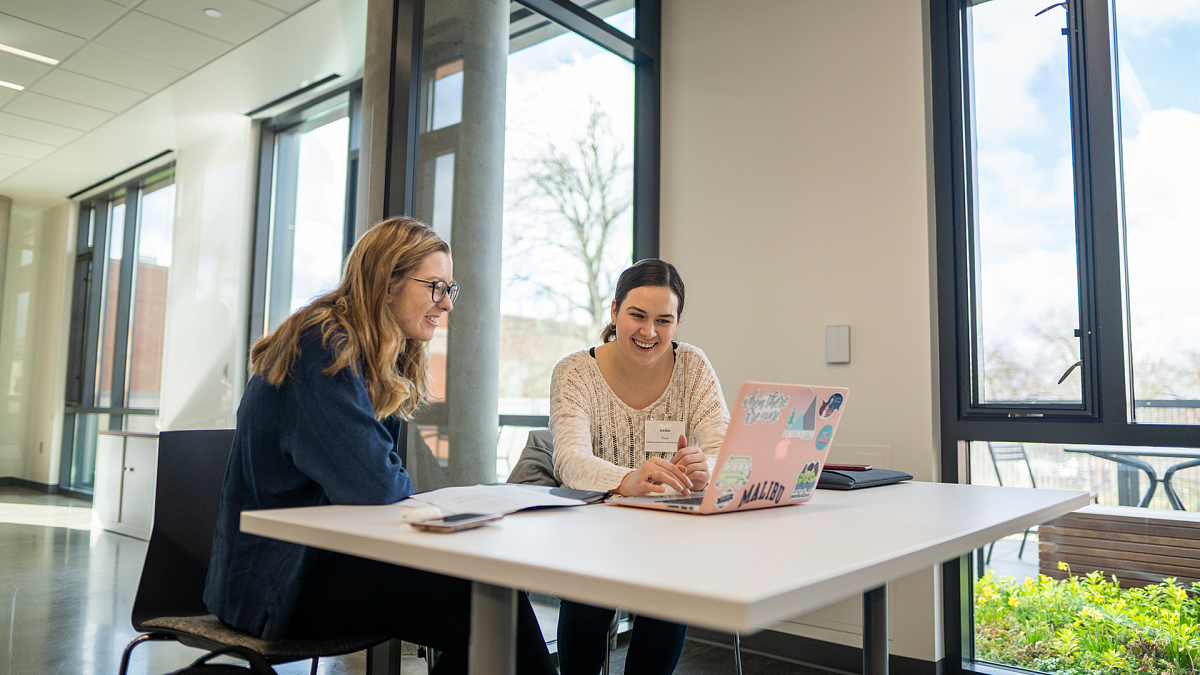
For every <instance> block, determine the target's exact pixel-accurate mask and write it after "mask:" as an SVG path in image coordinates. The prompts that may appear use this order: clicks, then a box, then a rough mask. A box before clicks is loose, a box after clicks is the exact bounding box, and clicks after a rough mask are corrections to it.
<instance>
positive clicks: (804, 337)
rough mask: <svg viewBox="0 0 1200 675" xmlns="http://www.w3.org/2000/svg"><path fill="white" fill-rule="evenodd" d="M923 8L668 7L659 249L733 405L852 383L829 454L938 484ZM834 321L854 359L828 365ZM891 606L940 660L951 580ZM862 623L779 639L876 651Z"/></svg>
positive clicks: (904, 636) (902, 0)
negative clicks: (740, 395) (751, 383)
mask: <svg viewBox="0 0 1200 675" xmlns="http://www.w3.org/2000/svg"><path fill="white" fill-rule="evenodd" d="M922 17H923V13H922V4H921V0H854V1H850V2H847V1H846V0H807V1H805V2H795V1H793V0H776V1H773V2H770V1H764V0H759V1H756V2H753V3H747V2H737V3H731V2H725V1H724V0H664V3H663V51H662V72H663V84H662V87H663V89H662V92H663V93H662V105H663V117H662V119H663V122H662V129H663V132H662V134H663V137H662V153H663V154H662V230H661V242H662V244H661V255H662V257H663V258H665V259H667V260H670V261H672V262H673V263H674V264H675V265H677V266H678V268H679V270H680V274H681V275H682V276H683V278H684V280H685V282H686V283H687V290H688V298H687V307H686V311H685V314H684V316H683V323H682V325H681V326H680V332H679V336H680V338H681V339H683V340H686V341H687V342H690V343H693V344H696V345H698V346H700V347H701V348H702V349H704V350H705V352H706V353H707V354H708V356H709V357H710V359H711V360H712V362H713V365H714V367H715V368H716V371H717V374H718V376H719V377H720V378H721V382H722V385H723V387H724V389H725V392H726V395H727V396H730V395H733V394H734V393H736V391H737V387H738V384H739V383H741V382H742V381H745V380H766V381H779V382H803V383H809V384H824V385H842V386H847V387H849V388H850V397H849V399H848V402H847V406H846V415H845V417H844V418H843V422H842V424H841V426H840V427H839V429H838V436H837V439H836V440H835V442H834V446H833V450H832V451H831V454H830V461H836V462H858V461H863V462H868V463H871V464H874V465H876V466H881V467H887V468H895V469H902V470H905V471H908V472H910V473H912V474H913V475H914V476H916V477H917V479H918V480H931V479H933V478H934V477H935V476H934V472H935V465H936V453H937V443H936V433H935V429H936V425H937V420H936V418H935V414H936V410H937V407H936V395H937V393H936V391H935V389H934V382H935V377H934V371H933V368H934V365H935V360H934V344H935V343H934V339H935V333H934V331H933V329H932V327H931V324H932V317H933V316H934V311H933V306H932V302H931V297H932V295H931V289H932V288H933V279H932V276H931V272H930V234H929V222H930V220H929V219H930V216H929V212H928V208H927V194H928V185H927V180H926V159H927V153H926V106H925V96H926V88H925V86H926V85H925V58H926V57H925V53H926V50H925V47H924V45H923V25H924V24H923V18H922ZM835 324H849V325H850V326H851V356H852V361H851V363H850V364H847V365H827V364H826V363H825V360H824V355H825V352H824V335H825V326H827V325H835ZM901 506H902V505H898V507H901ZM848 536H853V535H852V534H848ZM891 598H892V616H893V619H894V620H893V622H892V623H891V628H892V630H891V637H892V650H893V653H895V654H899V655H902V656H908V657H912V658H919V659H925V660H930V661H932V660H936V659H938V658H940V657H941V644H940V626H939V623H938V615H939V612H938V611H937V604H938V602H939V599H938V598H939V594H938V590H937V580H936V575H935V573H934V571H933V570H930V571H929V572H927V573H922V574H919V575H916V576H914V577H911V578H909V579H905V580H902V581H900V582H897V583H894V584H892V585H891ZM860 616H861V610H860V603H859V602H858V601H852V602H847V603H842V604H839V605H836V606H834V607H831V608H828V609H826V610H822V611H821V612H817V613H815V614H814V615H812V616H807V617H802V618H799V619H797V620H795V621H794V622H790V623H787V624H785V625H783V626H781V627H779V630H786V631H789V632H793V633H797V634H801V635H806V636H809V637H814V638H818V639H824V640H831V641H835V642H840V643H844V644H849V645H854V646H858V645H859V644H861V642H860V637H859V635H860V628H859V626H860Z"/></svg>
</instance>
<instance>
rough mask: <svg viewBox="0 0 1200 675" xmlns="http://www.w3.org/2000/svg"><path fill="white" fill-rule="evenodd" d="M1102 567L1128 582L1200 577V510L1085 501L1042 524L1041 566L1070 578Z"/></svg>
mask: <svg viewBox="0 0 1200 675" xmlns="http://www.w3.org/2000/svg"><path fill="white" fill-rule="evenodd" d="M1060 561H1062V562H1065V563H1067V564H1068V565H1070V566H1071V574H1073V575H1075V576H1079V575H1084V574H1087V573H1088V572H1091V571H1093V570H1099V571H1101V572H1103V573H1104V575H1105V577H1109V576H1111V575H1116V577H1117V579H1118V580H1119V581H1120V582H1121V585H1122V586H1125V587H1141V586H1148V585H1150V584H1156V583H1159V582H1161V581H1162V580H1163V579H1164V578H1166V577H1175V578H1176V579H1178V580H1179V583H1181V584H1183V585H1185V586H1186V585H1188V584H1190V583H1192V582H1193V581H1200V514H1198V513H1189V512H1186V511H1159V510H1150V509H1142V508H1133V507H1126V506H1094V505H1093V506H1085V507H1083V508H1082V509H1080V510H1078V511H1076V512H1074V513H1071V514H1068V515H1066V516H1063V517H1062V518H1056V519H1054V520H1052V521H1050V522H1048V523H1046V524H1044V525H1041V526H1039V527H1038V567H1039V570H1038V571H1039V572H1041V573H1042V574H1045V575H1046V576H1048V577H1053V578H1055V579H1065V578H1067V576H1068V575H1067V572H1065V571H1063V570H1060V569H1058V563H1059V562H1060Z"/></svg>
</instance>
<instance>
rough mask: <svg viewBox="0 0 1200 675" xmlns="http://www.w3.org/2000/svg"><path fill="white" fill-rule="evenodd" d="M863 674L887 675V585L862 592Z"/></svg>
mask: <svg viewBox="0 0 1200 675" xmlns="http://www.w3.org/2000/svg"><path fill="white" fill-rule="evenodd" d="M863 675H888V609H887V586H880V587H879V588H872V589H871V590H869V591H867V592H866V593H863Z"/></svg>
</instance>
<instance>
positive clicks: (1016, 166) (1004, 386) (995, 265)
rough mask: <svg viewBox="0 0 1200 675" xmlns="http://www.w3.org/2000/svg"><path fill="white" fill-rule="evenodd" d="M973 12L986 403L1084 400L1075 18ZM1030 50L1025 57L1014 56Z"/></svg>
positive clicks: (1027, 4) (1024, 0)
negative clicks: (1070, 52)
mask: <svg viewBox="0 0 1200 675" xmlns="http://www.w3.org/2000/svg"><path fill="white" fill-rule="evenodd" d="M1044 8H1045V3H1042V2H1041V0H1006V1H1004V0H998V1H993V2H985V3H982V4H979V5H976V6H973V7H971V8H970V10H969V12H970V21H971V40H970V42H969V44H970V45H971V47H972V52H971V56H972V64H973V66H974V68H973V73H972V74H973V75H974V77H973V80H972V83H973V85H974V86H973V88H972V92H973V94H974V103H975V105H974V106H973V108H972V110H973V113H974V114H973V116H972V121H973V122H974V126H973V131H974V134H973V140H974V142H975V148H974V150H975V154H974V158H975V164H974V167H975V202H974V216H975V223H976V233H977V237H978V239H977V242H978V244H977V245H978V257H977V258H976V259H975V265H976V269H977V281H976V286H975V291H976V295H975V311H976V316H977V319H976V321H977V324H976V326H977V328H978V333H977V338H976V339H977V343H976V345H975V357H976V359H978V369H979V373H980V377H979V381H978V383H977V385H976V386H977V387H978V392H977V395H978V396H979V400H980V401H981V402H985V403H995V402H1028V401H1072V402H1080V401H1081V400H1082V396H1081V391H1080V378H1079V374H1080V372H1079V371H1078V370H1073V371H1072V372H1071V373H1070V374H1069V375H1067V377H1066V378H1065V379H1063V380H1062V381H1061V382H1060V381H1059V379H1060V377H1061V376H1062V375H1063V374H1064V373H1066V372H1067V370H1068V369H1069V368H1071V366H1072V364H1074V363H1075V362H1076V361H1078V360H1079V341H1078V339H1077V338H1076V337H1075V330H1076V329H1077V328H1078V327H1079V294H1078V279H1079V272H1078V269H1079V268H1078V263H1077V259H1078V252H1077V250H1076V245H1075V200H1074V181H1073V173H1074V172H1073V170H1072V155H1071V113H1070V110H1071V105H1070V103H1071V101H1070V97H1071V93H1070V83H1069V77H1068V76H1069V70H1068V67H1067V41H1066V39H1065V38H1064V37H1063V35H1062V30H1061V29H1062V27H1063V25H1064V24H1065V21H1064V14H1065V11H1064V10H1063V9H1062V8H1061V7H1054V8H1053V11H1050V12H1044V13H1040V12H1039V10H1042V9H1044ZM1014 53H1019V54H1020V55H1021V56H1020V58H1013V54H1014Z"/></svg>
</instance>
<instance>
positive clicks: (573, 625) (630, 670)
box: [558, 600, 687, 675]
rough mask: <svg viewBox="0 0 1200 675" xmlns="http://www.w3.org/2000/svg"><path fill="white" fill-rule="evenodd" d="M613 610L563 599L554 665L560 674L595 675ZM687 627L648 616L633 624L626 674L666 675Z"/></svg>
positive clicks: (605, 647)
mask: <svg viewBox="0 0 1200 675" xmlns="http://www.w3.org/2000/svg"><path fill="white" fill-rule="evenodd" d="M615 612H616V610H614V609H603V608H600V607H592V606H591V605H583V604H580V603H578V602H570V601H569V600H563V601H562V604H561V605H560V606H559V609H558V666H559V669H560V670H561V671H562V675H596V673H599V672H600V668H601V666H603V665H604V656H605V654H606V653H607V652H608V627H609V625H611V624H612V618H613V614H614V613H615ZM685 637H687V625H686V624H681V623H671V622H669V621H661V620H659V619H651V618H650V617H648V616H639V617H637V618H635V619H634V621H633V636H632V637H631V638H630V640H629V651H627V652H626V653H625V673H626V674H627V675H670V673H672V672H674V670H675V665H676V664H677V663H679V655H680V654H681V653H683V640H684V638H685Z"/></svg>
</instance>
